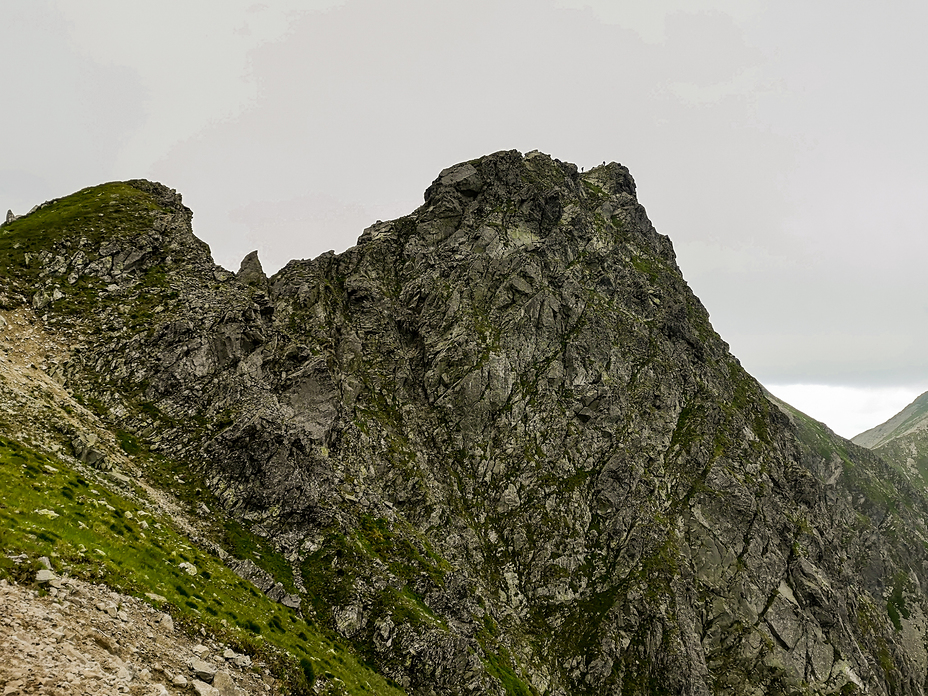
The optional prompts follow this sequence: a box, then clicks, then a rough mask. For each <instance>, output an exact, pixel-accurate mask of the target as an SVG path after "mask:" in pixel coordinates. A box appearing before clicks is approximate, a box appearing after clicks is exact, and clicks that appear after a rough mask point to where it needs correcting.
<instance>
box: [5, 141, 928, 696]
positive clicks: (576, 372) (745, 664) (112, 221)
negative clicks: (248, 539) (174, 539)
mask: <svg viewBox="0 0 928 696" xmlns="http://www.w3.org/2000/svg"><path fill="white" fill-rule="evenodd" d="M151 186H152V187H153V189H152V190H153V193H151V194H148V193H146V191H145V190H144V189H143V188H139V187H137V186H128V187H126V186H125V185H112V186H111V188H107V189H103V190H99V191H97V190H88V191H85V192H81V193H80V194H75V196H78V199H76V200H74V201H70V202H68V201H69V199H62V201H59V202H58V203H56V205H55V206H52V207H50V208H48V209H43V210H42V211H38V212H37V213H36V214H37V215H42V216H45V217H44V218H43V219H44V221H45V223H48V222H50V221H51V220H52V218H51V217H50V216H51V215H53V214H55V215H59V216H60V218H61V219H64V220H65V223H62V225H59V227H56V228H54V229H57V230H59V232H56V233H54V234H49V236H47V237H46V238H45V239H44V241H43V242H42V244H44V247H43V248H42V249H40V250H39V249H37V250H34V251H26V250H25V248H16V249H13V248H12V242H11V244H10V246H9V247H8V248H10V249H11V250H12V251H11V255H10V257H9V258H10V261H9V262H8V263H10V264H16V269H17V273H21V274H22V276H23V278H26V279H28V280H29V281H30V282H29V283H22V284H17V283H16V282H14V283H13V285H16V288H17V289H16V290H15V291H16V292H22V293H24V294H26V293H32V294H37V293H39V292H42V293H45V294H44V295H43V297H45V298H47V301H44V304H43V305H42V309H43V310H44V311H47V312H48V321H49V322H50V323H51V324H52V325H54V326H57V327H59V329H60V331H61V332H62V335H69V334H68V332H70V335H71V336H72V337H73V340H74V343H78V342H79V343H80V344H81V345H82V347H81V349H80V350H79V351H75V353H74V355H73V356H72V358H71V359H70V360H69V361H68V363H67V365H65V366H64V367H63V370H62V372H63V376H62V379H63V380H64V381H65V382H66V384H67V385H68V386H69V388H70V389H74V390H80V392H81V393H83V394H88V395H90V396H92V398H94V399H96V400H97V401H98V402H99V403H100V404H101V405H102V406H103V407H104V408H105V409H106V412H107V414H108V416H107V417H108V418H110V419H111V420H112V422H113V424H114V427H116V426H118V427H119V428H121V429H122V430H126V431H128V430H130V429H131V431H132V432H136V433H139V437H140V438H142V439H143V440H146V441H149V442H151V446H153V447H157V448H158V451H160V452H168V453H170V455H171V456H172V457H176V458H178V459H179V460H183V461H186V462H189V464H190V465H191V467H193V468H194V469H196V470H197V471H200V472H202V474H203V475H204V477H205V481H206V485H207V486H208V488H209V489H210V491H212V492H213V493H214V494H215V495H216V497H217V499H218V500H220V501H221V504H222V507H223V508H224V509H225V510H227V511H228V512H230V513H231V514H233V515H235V516H236V518H237V519H239V520H241V521H242V522H243V523H246V524H249V525H252V526H253V527H254V528H255V529H258V530H260V532H261V534H262V535H264V536H266V537H267V538H268V539H270V540H272V541H273V543H274V544H275V546H276V548H277V549H278V550H279V551H280V553H281V554H282V555H283V557H284V558H286V559H287V562H288V563H289V564H290V565H289V567H290V571H291V572H292V574H293V582H294V587H295V588H296V590H295V591H296V592H298V593H299V597H300V602H301V606H302V608H303V610H304V611H305V613H306V615H308V616H312V617H314V619H313V620H315V621H318V622H319V623H320V624H321V625H322V626H324V627H326V628H327V629H329V630H332V631H336V632H338V634H339V635H340V636H342V637H343V638H344V639H345V640H348V641H351V642H352V643H353V645H355V646H356V649H357V650H358V651H359V652H360V654H362V655H363V656H364V657H365V659H366V660H368V661H369V662H370V663H371V664H374V665H376V666H377V668H378V669H379V670H381V671H382V672H383V673H384V674H386V675H388V676H390V677H391V678H392V679H394V680H395V681H396V682H397V683H398V684H400V685H401V686H402V687H403V688H404V689H406V690H407V692H409V693H416V694H429V693H440V694H466V693H491V694H503V693H509V694H526V693H529V694H531V693H535V694H543V693H546V694H581V693H604V694H620V693H623V694H624V693H668V692H669V693H682V694H707V693H744V694H749V693H750V694H754V693H810V694H811V693H840V692H842V691H844V692H847V691H852V690H854V689H856V688H860V689H867V690H869V691H871V692H873V693H889V692H898V693H906V694H910V693H911V694H915V693H922V691H921V689H922V687H921V684H922V682H923V676H924V675H923V670H922V669H921V667H920V665H924V664H928V654H926V651H925V646H924V642H923V641H920V640H918V639H916V638H915V635H916V634H917V633H918V631H919V630H920V629H919V628H918V627H919V626H924V625H926V624H925V610H924V606H925V598H924V596H923V594H922V593H921V590H920V589H919V588H920V587H923V586H926V585H925V583H926V582H928V577H926V576H925V572H926V571H925V568H926V567H928V565H925V563H928V554H926V550H925V546H924V545H923V544H922V543H921V541H920V540H921V539H923V538H928V530H926V529H925V528H924V519H925V518H926V513H928V503H926V501H925V499H924V495H923V494H922V493H920V492H919V491H918V490H917V489H916V488H915V487H913V486H911V485H909V484H908V483H907V482H906V481H904V480H900V479H899V478H898V477H897V476H896V475H895V474H894V472H893V471H892V470H890V469H888V467H886V465H885V463H883V462H882V461H881V460H880V459H879V458H877V457H875V456H873V455H870V454H869V453H867V452H866V451H864V450H861V449H860V448H856V447H854V446H853V445H852V444H850V443H847V442H845V441H843V440H841V439H840V438H837V437H835V436H834V435H833V434H831V433H828V432H827V431H825V430H824V429H822V428H820V427H816V424H815V423H814V422H810V421H809V420H808V419H804V418H802V417H801V414H799V415H797V414H795V413H791V418H792V420H790V418H787V416H786V415H784V413H783V412H782V411H781V410H780V409H779V408H777V407H774V406H773V405H772V404H771V403H770V402H769V401H768V400H767V399H766V398H765V396H764V393H763V391H762V389H761V388H760V386H759V385H758V384H757V383H756V381H754V380H753V379H752V378H751V377H750V376H749V375H747V374H746V373H745V372H744V371H743V369H742V368H741V366H740V364H739V363H738V362H737V360H736V359H735V358H734V357H733V356H731V355H730V354H729V352H728V347H727V345H726V344H725V343H724V342H723V341H722V340H721V338H719V337H718V335H717V334H716V333H715V331H714V330H713V329H712V327H711V324H710V323H709V319H708V314H707V312H706V311H705V309H704V308H703V306H702V304H701V303H700V302H699V300H698V299H697V298H696V297H695V296H694V295H693V294H692V292H691V291H690V289H689V288H688V287H687V285H686V283H685V281H684V280H683V278H682V276H681V274H680V271H679V268H678V267H677V264H676V260H675V255H674V252H673V248H672V245H671V243H670V241H669V240H668V239H667V238H666V237H665V236H663V235H660V234H659V233H658V232H657V231H656V230H655V229H654V226H653V225H652V224H651V222H650V220H649V219H648V217H647V214H646V212H645V210H644V208H643V207H642V206H641V205H640V204H639V203H638V201H637V199H636V196H635V184H634V181H633V179H632V178H631V176H630V174H629V173H628V171H627V170H626V169H625V168H624V167H622V166H621V165H618V164H614V163H613V164H609V165H603V166H601V167H596V168H594V169H592V170H590V171H588V172H578V171H577V168H576V167H575V166H573V165H570V164H565V163H563V162H559V161H558V160H556V159H552V158H550V157H548V156H546V155H542V154H541V153H528V154H527V155H525V156H523V155H521V154H520V153H518V152H515V151H505V152H499V153H494V154H492V155H488V156H486V157H481V158H478V159H475V160H470V161H468V162H463V163H460V164H458V165H455V166H453V167H450V168H448V169H445V170H443V171H442V172H441V173H440V174H439V176H438V177H437V178H436V179H435V181H434V182H433V183H432V184H431V185H430V186H429V187H428V189H427V190H426V192H425V196H424V203H423V205H422V206H421V207H419V208H418V209H417V210H415V211H413V212H411V213H410V214H409V215H407V216H404V217H401V218H399V219H397V220H392V221H386V222H380V223H377V224H375V225H373V226H371V227H369V228H368V229H367V230H365V231H364V233H363V234H362V235H361V237H360V239H359V242H358V244H357V245H356V246H355V247H352V248H351V249H348V250H347V251H345V252H344V253H341V254H334V253H329V254H323V255H322V256H320V257H318V258H316V259H313V260H297V261H291V262H290V263H288V264H287V266H286V267H284V268H283V269H281V271H279V272H278V273H276V274H275V275H274V276H273V277H271V278H270V279H269V280H268V281H267V284H266V285H265V284H262V283H250V282H245V279H244V278H243V277H237V276H236V275H234V274H231V273H227V272H223V271H221V269H218V268H217V267H216V266H214V265H213V264H212V261H211V259H209V257H208V252H207V251H206V250H205V249H204V248H203V246H199V247H198V246H197V242H194V241H192V240H194V238H193V236H192V231H191V228H190V216H189V215H188V214H187V213H188V212H189V211H187V212H185V211H186V209H185V208H179V207H178V205H181V206H182V204H181V203H180V201H179V200H176V201H175V200H174V199H172V198H168V197H167V194H166V193H165V191H164V190H162V189H158V188H155V185H151ZM167 191H169V189H167ZM137 194H138V195H137ZM110 196H116V198H115V199H112V200H118V201H121V203H120V207H119V208H118V210H115V209H114V210H113V211H112V217H109V215H110V211H109V206H110V204H109V202H108V201H109V200H111V199H110V198H109V197H110ZM104 205H106V206H107V214H106V215H104V217H103V220H105V221H106V223H105V224H104V225H103V231H102V232H101V233H100V234H97V233H96V232H94V233H93V234H91V232H90V231H89V230H90V229H91V222H90V221H91V220H95V219H100V218H99V216H98V217H97V218H94V217H93V214H92V213H96V211H97V210H98V209H99V208H100V207H101V206H104ZM82 206H83V207H82ZM113 207H114V208H115V207H116V206H113ZM66 210H71V211H72V212H73V214H71V213H69V215H70V217H67V216H65V215H64V212H65V211H66ZM56 211H58V212H56ZM75 211H76V212H75ZM81 211H86V213H87V214H86V215H85V214H84V212H81ZM116 213H118V215H117V214H116ZM36 220H38V219H36ZM36 220H34V221H33V222H30V220H29V216H27V217H26V218H23V219H21V220H17V221H14V222H13V223H11V225H10V226H9V227H4V231H3V233H2V234H0V244H6V243H7V242H9V241H10V240H12V239H13V238H14V237H15V235H17V234H19V233H20V232H24V231H26V230H27V228H28V225H30V224H37V222H36ZM45 223H43V224H45ZM97 224H98V223H97ZM45 228H47V229H52V226H50V225H47V224H46V225H45ZM94 229H95V228H94ZM181 250H183V251H185V252H186V253H180V251H181ZM26 253H29V254H30V256H29V258H28V259H27V258H26V257H25V255H24V254H26ZM32 254H35V256H32ZM106 259H109V261H107V260H106ZM117 259H119V260H120V261H119V263H117ZM129 259H131V262H129V261H128V260H129ZM254 261H255V263H256V262H257V259H254ZM249 265H250V266H254V264H251V262H249ZM8 267H9V266H8ZM244 267H245V264H243V271H244V270H245V268H244ZM117 270H118V272H117ZM71 277H74V278H75V280H74V282H73V283H71V282H69V278H71ZM55 290H57V291H58V293H59V294H60V297H57V298H55V295H54V291H55ZM85 291H86V292H85ZM885 525H890V526H891V527H892V529H894V530H905V531H904V533H893V534H890V533H888V532H885V531H884V530H885V529H887V527H886V526H885ZM887 598H888V599H887ZM913 632H914V633H913Z"/></svg>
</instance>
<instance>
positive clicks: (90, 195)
mask: <svg viewBox="0 0 928 696" xmlns="http://www.w3.org/2000/svg"><path fill="white" fill-rule="evenodd" d="M161 210H163V208H161V207H160V206H158V205H157V204H156V203H155V202H154V199H153V198H152V197H151V196H150V195H149V194H147V193H144V192H143V191H140V190H138V189H136V188H134V187H132V186H129V185H128V184H124V183H121V182H112V183H108V184H101V185H100V186H92V187H90V188H85V189H82V190H80V191H78V192H77V193H74V194H71V195H70V196H66V197H65V198H59V199H58V200H55V201H51V202H50V203H47V204H45V205H43V206H42V207H41V208H39V209H38V210H36V211H35V212H33V213H30V214H29V215H25V216H23V217H22V218H20V219H19V220H15V221H13V222H11V223H9V224H7V225H4V226H3V227H0V273H3V274H4V275H7V274H9V273H10V271H11V270H12V269H13V268H15V269H16V272H17V273H22V272H25V273H26V274H28V275H37V273H38V264H37V262H36V261H35V260H31V261H30V263H28V264H27V263H26V254H30V255H33V256H35V255H37V254H39V253H40V252H42V251H47V250H49V249H51V248H52V247H53V246H54V244H55V243H56V242H58V241H60V240H62V239H64V238H66V237H83V238H85V239H87V240H88V241H90V242H97V243H99V242H100V241H101V240H103V239H106V238H110V237H111V236H113V235H119V234H127V233H133V232H136V231H138V230H139V229H140V228H141V229H144V228H145V227H147V226H148V225H149V223H150V221H151V216H152V213H156V212H159V211H161Z"/></svg>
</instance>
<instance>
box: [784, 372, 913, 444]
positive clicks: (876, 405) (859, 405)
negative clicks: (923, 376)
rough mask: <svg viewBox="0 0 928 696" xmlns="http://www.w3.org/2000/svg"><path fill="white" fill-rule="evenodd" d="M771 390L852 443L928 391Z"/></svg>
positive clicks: (798, 387)
mask: <svg viewBox="0 0 928 696" xmlns="http://www.w3.org/2000/svg"><path fill="white" fill-rule="evenodd" d="M767 389H768V390H769V391H770V392H771V393H772V394H773V395H774V396H776V397H778V398H780V399H782V400H783V401H785V402H786V403H788V404H789V405H790V406H794V407H795V408H798V409H799V410H800V411H802V412H803V413H805V414H806V415H808V416H811V417H812V418H814V419H816V420H818V421H821V422H823V423H825V424H826V425H827V426H828V427H829V428H831V429H832V430H834V431H835V432H836V433H838V435H841V436H842V437H846V438H848V439H850V438H852V437H854V436H855V435H859V434H860V433H862V432H864V431H865V430H869V429H870V428H873V427H874V426H877V425H880V424H881V423H884V422H885V421H887V420H889V419H890V418H892V417H893V416H895V415H896V414H897V413H899V411H901V410H902V409H904V408H905V407H906V406H908V405H909V404H910V403H912V402H913V401H914V400H915V398H916V397H917V396H918V395H919V394H922V393H924V391H925V390H926V389H928V384H926V385H922V386H921V387H919V388H915V387H913V388H902V387H891V388H881V389H861V388H855V387H834V386H827V385H822V384H772V385H767Z"/></svg>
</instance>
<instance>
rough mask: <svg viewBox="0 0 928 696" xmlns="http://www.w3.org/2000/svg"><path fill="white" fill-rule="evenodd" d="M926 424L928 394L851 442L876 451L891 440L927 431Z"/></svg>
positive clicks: (855, 437) (927, 419) (927, 420)
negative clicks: (919, 431)
mask: <svg viewBox="0 0 928 696" xmlns="http://www.w3.org/2000/svg"><path fill="white" fill-rule="evenodd" d="M926 424H928V392H925V393H924V394H922V395H921V396H920V397H918V398H917V399H915V401H913V402H912V403H910V404H909V405H908V406H906V407H905V408H904V409H902V410H901V411H899V413H897V414H896V415H895V416H893V417H892V418H890V419H889V420H888V421H886V422H885V423H881V424H880V425H878V426H876V427H875V428H870V430H866V431H864V432H862V433H861V434H860V435H855V436H854V437H852V438H851V442H853V443H854V444H857V445H860V446H861V447H866V448H867V449H876V448H877V447H880V446H881V445H885V444H886V443H887V442H889V441H890V440H895V439H896V438H899V437H903V436H905V435H909V434H911V433H914V432H915V431H918V430H925V428H926Z"/></svg>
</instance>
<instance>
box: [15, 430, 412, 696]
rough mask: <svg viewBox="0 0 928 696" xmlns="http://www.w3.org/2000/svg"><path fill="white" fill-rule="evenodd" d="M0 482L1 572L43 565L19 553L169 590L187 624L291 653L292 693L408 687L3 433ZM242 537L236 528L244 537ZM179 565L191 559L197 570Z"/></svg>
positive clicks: (137, 591) (138, 586) (59, 567)
mask: <svg viewBox="0 0 928 696" xmlns="http://www.w3.org/2000/svg"><path fill="white" fill-rule="evenodd" d="M0 480H2V481H3V486H2V487H0V547H2V549H3V553H2V554H0V577H6V578H10V579H12V580H15V581H19V582H31V581H32V580H33V578H34V573H35V570H36V569H37V567H36V565H35V564H34V563H28V562H25V561H22V560H21V559H22V556H23V555H25V556H26V557H27V558H31V559H36V558H38V557H39V556H48V557H50V558H51V559H52V565H53V566H54V568H55V570H56V572H59V573H68V574H70V575H72V576H74V577H80V578H82V579H85V580H89V581H92V582H103V583H105V584H107V585H109V586H110V587H113V588H115V589H117V590H120V591H122V592H125V593H128V594H133V595H136V596H139V597H144V594H145V593H147V592H150V593H156V594H159V595H162V596H163V597H165V598H166V599H167V606H166V607H165V608H169V609H170V610H171V613H172V614H173V615H174V618H175V620H177V621H179V622H180V623H181V625H189V626H191V627H198V626H205V627H207V628H208V629H209V630H210V631H212V632H213V633H215V634H217V635H220V636H222V637H223V638H225V639H227V640H230V641H232V642H233V643H234V644H236V645H239V646H240V647H243V648H244V649H246V650H248V651H249V652H250V653H251V654H254V655H259V656H262V658H263V657H264V656H267V655H269V654H272V653H273V652H274V649H279V650H283V651H285V653H286V654H287V655H289V656H290V657H288V658H286V659H285V660H284V667H285V668H282V669H283V671H284V673H285V674H287V675H289V678H290V682H289V683H290V687H289V688H290V692H291V693H310V691H309V690H308V689H309V687H310V684H311V681H312V679H311V677H314V676H315V675H320V674H325V673H329V674H331V675H333V677H334V678H335V679H338V680H340V681H341V682H342V685H343V688H344V691H345V692H346V693H349V694H400V693H402V692H401V691H400V690H398V689H397V688H396V687H395V686H394V685H392V684H391V683H390V682H389V681H388V680H386V679H385V678H384V677H382V676H380V675H379V674H377V673H376V672H374V671H373V670H371V669H370V668H369V667H367V666H365V665H364V664H363V663H362V662H361V661H360V660H359V659H358V658H356V657H355V656H354V655H353V654H352V652H351V650H350V649H347V648H346V647H345V646H343V645H341V644H340V643H339V641H338V639H337V638H336V637H334V636H330V635H328V634H324V633H323V631H322V630H321V629H319V628H318V627H316V626H314V625H313V624H311V623H308V622H307V621H306V620H304V619H303V618H302V617H301V616H300V615H299V614H298V613H297V612H295V611H293V610H291V609H289V608H287V607H285V606H283V605H281V604H277V603H275V602H272V601H271V600H269V599H268V598H267V597H265V596H264V595H263V594H261V593H260V592H256V591H255V589H254V588H253V587H252V586H251V585H250V583H247V582H245V581H244V580H242V579H241V578H239V577H238V576H237V575H235V574H234V573H233V572H232V571H231V570H229V568H227V567H226V566H225V565H223V564H222V563H221V562H220V561H219V560H218V559H217V558H214V557H212V556H210V555H208V554H206V553H204V552H202V551H201V550H200V549H198V548H196V547H194V546H192V545H191V544H190V543H189V542H188V541H187V540H186V538H184V537H183V536H182V535H180V534H179V533H178V532H176V531H175V530H174V529H173V527H172V526H171V524H170V522H169V521H167V520H165V519H162V518H159V517H156V516H154V515H152V514H150V513H148V512H147V511H146V510H144V509H143V508H141V507H139V506H138V505H136V504H135V503H132V502H130V501H127V500H125V499H124V498H122V497H121V496H119V495H117V494H115V493H113V492H111V491H109V490H107V489H106V488H104V487H103V486H102V485H101V484H99V483H97V482H96V481H94V480H92V479H88V478H84V477H82V476H81V475H79V474H78V473H77V472H75V471H74V470H72V469H71V468H70V467H69V466H68V465H67V464H65V463H63V462H62V461H60V460H58V459H54V458H52V457H48V456H45V455H43V454H41V453H39V452H36V451H34V450H31V449H29V448H27V447H24V446H23V445H21V444H19V443H17V442H15V441H12V440H9V439H6V438H2V437H0ZM244 536H245V532H244V531H241V532H239V541H238V543H239V544H244V542H243V541H242V538H243V537H244ZM255 548H261V547H260V546H256V547H255ZM262 553H263V551H262ZM17 560H20V562H19V563H17V562H16V561H17ZM181 563H191V564H193V566H195V568H196V570H197V573H196V575H190V574H188V573H187V572H186V570H185V569H184V568H181V567H180V564H181ZM336 653H338V658H337V659H336V657H335V655H336Z"/></svg>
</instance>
